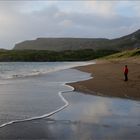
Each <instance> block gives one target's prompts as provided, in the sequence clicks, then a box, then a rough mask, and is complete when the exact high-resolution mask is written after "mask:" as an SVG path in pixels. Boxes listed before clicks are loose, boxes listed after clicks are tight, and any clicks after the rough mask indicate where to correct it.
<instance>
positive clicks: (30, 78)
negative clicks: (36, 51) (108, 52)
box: [0, 62, 93, 127]
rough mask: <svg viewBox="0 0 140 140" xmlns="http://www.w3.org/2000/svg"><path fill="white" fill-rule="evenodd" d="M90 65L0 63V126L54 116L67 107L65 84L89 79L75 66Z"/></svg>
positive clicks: (71, 63)
mask: <svg viewBox="0 0 140 140" xmlns="http://www.w3.org/2000/svg"><path fill="white" fill-rule="evenodd" d="M91 63H93V62H40V63H38V62H1V63H0V126H1V127H3V126H4V125H7V124H10V123H13V122H17V121H26V120H30V119H36V118H41V117H45V116H49V115H51V114H53V113H56V112H58V111H60V110H62V109H63V108H65V107H66V106H67V105H68V102H67V101H66V100H65V98H63V95H62V92H66V91H71V90H72V87H69V86H66V85H64V84H65V83H67V82H74V81H80V80H85V79H88V78H90V74H88V73H84V72H80V71H78V70H75V69H68V68H72V67H75V66H80V65H87V64H91Z"/></svg>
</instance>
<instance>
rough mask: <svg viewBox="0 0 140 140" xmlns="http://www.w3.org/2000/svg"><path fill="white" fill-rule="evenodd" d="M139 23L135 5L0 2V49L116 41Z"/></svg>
mask: <svg viewBox="0 0 140 140" xmlns="http://www.w3.org/2000/svg"><path fill="white" fill-rule="evenodd" d="M139 23H140V2H139V1H133V2H131V1H0V48H12V47H13V46H14V44H15V43H17V42H20V41H24V40H30V39H35V38H37V37H85V38H86V37H91V38H92V37H93V38H116V37H120V36H122V35H126V34H129V33H131V32H133V31H135V30H137V29H139V28H140V24H139Z"/></svg>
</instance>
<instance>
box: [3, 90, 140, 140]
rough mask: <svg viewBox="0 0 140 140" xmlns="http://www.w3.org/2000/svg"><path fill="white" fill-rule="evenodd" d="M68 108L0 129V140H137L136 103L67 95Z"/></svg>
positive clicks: (75, 93)
mask: <svg viewBox="0 0 140 140" xmlns="http://www.w3.org/2000/svg"><path fill="white" fill-rule="evenodd" d="M64 97H65V98H66V99H67V100H68V101H69V104H70V105H69V106H68V107H67V108H65V109H64V110H62V111H61V112H59V113H56V114H54V115H53V116H51V117H50V118H47V117H46V118H42V119H37V120H31V121H25V122H17V123H13V124H11V125H7V126H5V127H2V128H0V139H1V140H17V139H18V140H33V139H35V140H52V139H53V140H114V139H115V140H125V139H127V140H138V139H139V138H140V134H139V131H140V123H139V117H140V112H139V107H140V104H139V102H138V101H132V100H123V99H116V98H105V97H99V96H93V95H85V94H81V93H78V92H68V93H65V94H64Z"/></svg>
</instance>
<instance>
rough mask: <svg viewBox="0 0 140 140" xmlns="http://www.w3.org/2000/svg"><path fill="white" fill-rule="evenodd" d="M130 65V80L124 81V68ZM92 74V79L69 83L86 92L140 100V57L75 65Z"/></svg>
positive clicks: (75, 88) (75, 89) (76, 89)
mask: <svg viewBox="0 0 140 140" xmlns="http://www.w3.org/2000/svg"><path fill="white" fill-rule="evenodd" d="M126 64H127V65H128V69H129V74H128V78H129V80H128V81H127V82H125V81H124V75H123V68H124V65H126ZM75 69H78V70H80V71H83V72H87V73H90V74H91V77H93V78H92V79H90V80H85V81H79V82H74V83H68V85H70V86H72V87H74V91H78V92H82V93H85V94H91V95H97V96H108V97H119V98H126V99H133V100H140V92H139V91H140V74H139V72H140V63H139V59H132V58H131V59H124V60H111V61H108V60H96V64H91V65H87V66H80V67H75Z"/></svg>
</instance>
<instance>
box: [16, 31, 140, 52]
mask: <svg viewBox="0 0 140 140" xmlns="http://www.w3.org/2000/svg"><path fill="white" fill-rule="evenodd" d="M133 48H140V30H138V31H136V32H134V33H132V34H130V35H127V36H123V37H121V38H117V39H112V40H109V39H102V38H101V39H100V38H99V39H94V38H93V39H92V38H37V39H36V40H28V41H24V42H21V43H18V44H16V45H15V47H14V50H50V51H64V50H79V49H93V50H96V49H113V50H125V49H133Z"/></svg>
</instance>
